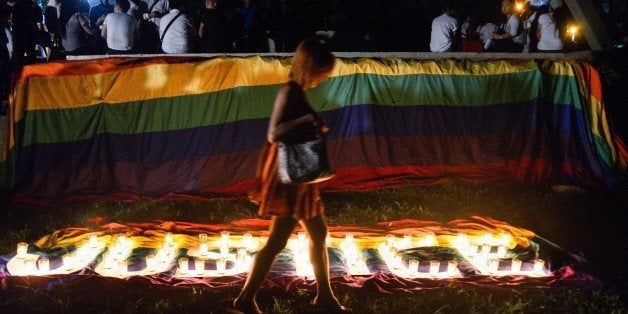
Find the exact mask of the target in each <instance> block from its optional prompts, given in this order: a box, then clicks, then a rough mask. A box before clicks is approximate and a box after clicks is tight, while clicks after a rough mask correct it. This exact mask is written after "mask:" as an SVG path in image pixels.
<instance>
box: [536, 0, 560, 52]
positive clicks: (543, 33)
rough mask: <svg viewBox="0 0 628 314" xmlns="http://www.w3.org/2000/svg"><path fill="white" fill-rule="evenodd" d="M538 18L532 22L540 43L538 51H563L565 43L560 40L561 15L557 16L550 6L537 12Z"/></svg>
mask: <svg viewBox="0 0 628 314" xmlns="http://www.w3.org/2000/svg"><path fill="white" fill-rule="evenodd" d="M536 16H538V18H536V17H535V18H534V19H533V20H532V25H534V26H535V27H534V28H535V29H536V34H531V35H530V36H537V38H538V41H537V44H536V50H537V51H539V52H561V51H562V50H563V41H562V40H561V38H560V29H561V27H562V21H561V19H560V14H559V15H558V16H555V14H554V13H553V12H552V9H551V8H550V6H543V7H541V8H539V9H538V10H537V12H536Z"/></svg>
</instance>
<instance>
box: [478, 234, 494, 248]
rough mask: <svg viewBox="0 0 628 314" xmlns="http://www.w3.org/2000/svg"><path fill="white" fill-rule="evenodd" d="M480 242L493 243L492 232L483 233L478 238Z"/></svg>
mask: <svg viewBox="0 0 628 314" xmlns="http://www.w3.org/2000/svg"><path fill="white" fill-rule="evenodd" d="M480 243H482V244H488V245H491V244H492V243H493V234H492V233H485V234H484V235H482V238H480Z"/></svg>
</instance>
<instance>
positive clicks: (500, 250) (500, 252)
mask: <svg viewBox="0 0 628 314" xmlns="http://www.w3.org/2000/svg"><path fill="white" fill-rule="evenodd" d="M497 257H499V258H504V257H506V247H505V246H501V245H500V246H498V247H497Z"/></svg>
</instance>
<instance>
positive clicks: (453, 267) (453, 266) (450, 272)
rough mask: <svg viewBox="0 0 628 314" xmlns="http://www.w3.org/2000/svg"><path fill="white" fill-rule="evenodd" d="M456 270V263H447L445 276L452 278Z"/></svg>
mask: <svg viewBox="0 0 628 314" xmlns="http://www.w3.org/2000/svg"><path fill="white" fill-rule="evenodd" d="M457 270H458V262H456V261H449V262H447V274H448V275H449V276H454V275H455V274H456V273H457Z"/></svg>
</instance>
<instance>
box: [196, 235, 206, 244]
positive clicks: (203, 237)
mask: <svg viewBox="0 0 628 314" xmlns="http://www.w3.org/2000/svg"><path fill="white" fill-rule="evenodd" d="M198 243H207V234H206V233H201V234H199V235H198Z"/></svg>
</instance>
